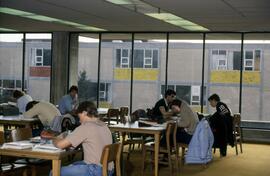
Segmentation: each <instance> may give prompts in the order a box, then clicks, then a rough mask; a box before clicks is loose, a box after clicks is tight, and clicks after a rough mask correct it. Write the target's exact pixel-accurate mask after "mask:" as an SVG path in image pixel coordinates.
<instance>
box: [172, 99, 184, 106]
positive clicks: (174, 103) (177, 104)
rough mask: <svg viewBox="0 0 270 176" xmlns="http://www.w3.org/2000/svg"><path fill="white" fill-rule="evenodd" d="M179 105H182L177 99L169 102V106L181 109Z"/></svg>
mask: <svg viewBox="0 0 270 176" xmlns="http://www.w3.org/2000/svg"><path fill="white" fill-rule="evenodd" d="M181 104H182V101H181V100H179V99H174V100H173V101H172V102H171V106H173V105H176V106H179V107H181Z"/></svg>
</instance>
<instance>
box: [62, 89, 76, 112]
mask: <svg viewBox="0 0 270 176" xmlns="http://www.w3.org/2000/svg"><path fill="white" fill-rule="evenodd" d="M77 103H78V87H77V86H74V85H73V86H71V87H70V89H69V91H68V94H67V95H65V96H63V97H62V98H61V99H60V100H59V102H58V106H59V107H58V109H59V111H60V112H61V114H62V115H65V114H67V113H71V114H72V111H73V109H74V107H75V106H76V104H77Z"/></svg>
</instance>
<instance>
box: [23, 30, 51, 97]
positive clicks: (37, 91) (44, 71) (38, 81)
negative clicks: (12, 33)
mask: <svg viewBox="0 0 270 176" xmlns="http://www.w3.org/2000/svg"><path fill="white" fill-rule="evenodd" d="M51 40H52V35H51V34H49V33H35V34H32V33H27V34H26V43H25V46H26V49H25V71H24V75H25V79H26V83H27V86H28V87H27V93H28V94H29V95H30V96H31V97H32V98H33V99H34V100H44V101H50V84H51ZM37 48H38V49H37ZM35 50H36V56H38V57H36V56H35V55H34V52H35ZM44 51H46V52H44ZM49 53H50V54H49ZM48 55H49V56H48ZM46 57H49V58H46ZM44 61H45V62H44ZM45 65H46V67H44V66H45Z"/></svg>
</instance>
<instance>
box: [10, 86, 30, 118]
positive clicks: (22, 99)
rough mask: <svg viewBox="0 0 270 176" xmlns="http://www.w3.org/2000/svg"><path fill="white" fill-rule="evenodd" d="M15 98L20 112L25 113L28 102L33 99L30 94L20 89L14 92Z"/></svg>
mask: <svg viewBox="0 0 270 176" xmlns="http://www.w3.org/2000/svg"><path fill="white" fill-rule="evenodd" d="M13 98H15V99H16V101H17V107H18V108H19V112H20V113H24V112H25V108H26V105H27V103H29V102H30V101H33V99H32V97H31V96H30V95H28V94H26V93H24V92H22V91H19V90H15V91H14V92H13Z"/></svg>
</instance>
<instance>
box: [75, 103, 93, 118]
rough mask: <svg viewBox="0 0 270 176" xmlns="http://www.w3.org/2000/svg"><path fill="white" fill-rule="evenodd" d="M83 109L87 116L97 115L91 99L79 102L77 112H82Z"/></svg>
mask: <svg viewBox="0 0 270 176" xmlns="http://www.w3.org/2000/svg"><path fill="white" fill-rule="evenodd" d="M83 111H85V112H87V116H95V117H97V116H98V112H97V107H96V105H95V103H94V102H92V101H84V102H82V103H80V104H79V107H78V109H77V111H76V112H77V114H78V113H82V112H83Z"/></svg>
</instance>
